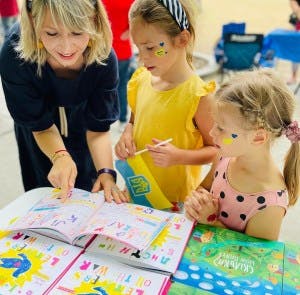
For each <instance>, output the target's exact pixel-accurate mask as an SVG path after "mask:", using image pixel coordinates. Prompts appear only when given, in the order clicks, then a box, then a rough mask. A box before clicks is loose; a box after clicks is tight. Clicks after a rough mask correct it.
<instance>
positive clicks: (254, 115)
mask: <svg viewBox="0 0 300 295" xmlns="http://www.w3.org/2000/svg"><path fill="white" fill-rule="evenodd" d="M216 99H217V101H220V102H225V103H231V104H234V105H236V106H237V107H238V108H239V110H240V113H241V115H242V117H243V118H244V119H245V122H246V124H247V125H248V127H250V128H252V129H253V128H264V129H265V130H267V131H268V132H269V133H270V134H271V135H272V138H273V139H274V138H276V137H280V136H281V135H282V134H283V133H284V131H285V128H286V127H287V126H288V125H289V124H291V122H292V121H293V118H292V116H293V113H294V110H295V98H294V96H293V94H292V93H291V92H290V90H289V89H288V88H287V86H286V85H285V83H284V82H283V81H282V80H281V79H280V78H279V76H277V74H276V73H275V72H274V71H272V70H270V69H261V70H254V71H249V72H244V73H240V74H237V75H235V76H234V77H233V78H232V79H231V80H230V81H229V82H227V83H225V84H223V85H222V86H221V88H220V89H219V90H218V91H217V92H216ZM283 176H284V180H285V183H286V186H287V190H288V193H289V204H290V205H294V204H295V203H296V201H297V198H298V195H299V177H300V148H299V142H296V143H292V144H291V147H290V148H289V151H288V152H287V155H286V158H285V163H284V169H283Z"/></svg>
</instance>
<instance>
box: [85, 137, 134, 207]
mask: <svg viewBox="0 0 300 295" xmlns="http://www.w3.org/2000/svg"><path fill="white" fill-rule="evenodd" d="M86 137H87V143H88V147H89V150H90V153H91V156H92V159H93V162H94V165H95V167H96V170H97V171H99V170H100V169H102V168H109V169H113V159H112V143H111V138H110V132H109V131H107V132H94V131H87V133H86ZM101 189H103V190H104V196H105V199H106V200H107V201H111V200H112V199H114V200H115V202H116V203H120V202H123V201H124V202H128V201H129V199H128V195H127V194H126V193H125V192H123V191H120V190H119V189H118V187H117V186H116V183H115V179H114V177H113V176H112V175H111V174H109V173H102V174H100V175H99V176H98V178H97V180H96V182H95V184H94V186H93V189H92V191H93V192H97V191H99V190H101Z"/></svg>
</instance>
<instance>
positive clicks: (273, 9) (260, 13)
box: [0, 0, 300, 244]
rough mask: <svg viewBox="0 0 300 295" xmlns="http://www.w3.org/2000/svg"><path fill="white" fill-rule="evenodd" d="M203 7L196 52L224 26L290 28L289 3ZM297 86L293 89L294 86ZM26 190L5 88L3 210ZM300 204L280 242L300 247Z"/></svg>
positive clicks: (115, 134) (0, 171)
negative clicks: (231, 22)
mask: <svg viewBox="0 0 300 295" xmlns="http://www.w3.org/2000/svg"><path fill="white" fill-rule="evenodd" d="M198 2H199V5H200V7H201V12H200V14H199V33H198V37H199V40H198V41H197V46H196V49H197V50H199V51H201V52H203V53H206V54H212V49H213V47H214V44H215V42H216V40H217V38H218V37H219V36H220V34H221V27H222V24H224V23H227V22H230V21H235V22H240V21H245V22H246V24H247V25H246V26H247V27H246V31H247V32H248V33H264V34H265V33H267V32H269V31H271V30H273V29H275V28H289V25H288V22H287V20H288V15H289V13H290V8H289V5H288V1H287V0H276V1H272V0H264V1H257V0H243V1H236V0H223V1H219V0H198ZM276 69H277V70H278V71H279V73H280V74H281V75H282V78H283V79H285V80H287V79H288V78H289V74H290V63H289V62H285V61H278V64H277V67H276ZM203 78H204V79H205V80H210V79H216V80H217V81H218V80H219V77H218V75H216V74H214V75H211V76H206V77H203ZM292 87H294V86H292ZM296 100H297V112H296V118H297V119H298V120H299V121H300V91H299V93H298V96H297V98H296ZM119 135H120V133H119V131H118V124H115V125H114V126H113V127H112V138H113V142H114V143H115V142H116V141H117V140H118V138H119ZM288 146H289V143H288V142H287V140H285V139H282V140H280V141H278V142H276V144H275V145H274V149H273V153H274V157H275V158H276V160H278V164H279V165H280V166H281V165H282V160H283V158H284V155H285V152H286V151H287V148H288ZM22 193H23V187H22V183H21V177H20V167H19V162H18V153H17V146H16V142H15V138H14V133H13V125H12V120H11V118H10V116H9V114H8V111H7V109H6V106H5V102H4V97H3V92H2V88H1V90H0V208H1V207H3V206H5V205H6V204H7V203H8V202H10V201H12V200H13V199H15V198H16V197H18V196H19V195H20V194H22ZM299 216H300V201H299V202H298V204H297V205H296V206H294V207H293V208H291V209H289V211H288V212H287V215H286V217H285V219H284V224H283V226H282V230H281V235H280V239H281V240H283V241H294V242H297V243H299V244H300V218H299ZM0 218H1V217H0Z"/></svg>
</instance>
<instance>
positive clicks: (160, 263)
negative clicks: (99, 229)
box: [86, 213, 194, 274]
mask: <svg viewBox="0 0 300 295" xmlns="http://www.w3.org/2000/svg"><path fill="white" fill-rule="evenodd" d="M193 226H194V223H193V222H191V221H190V220H188V219H187V218H186V217H185V216H184V215H183V214H174V213H173V217H172V218H171V221H170V223H169V224H168V225H167V226H166V227H165V228H164V229H163V230H162V231H161V233H160V234H159V236H158V237H157V238H156V239H155V240H154V241H153V242H152V243H151V245H150V246H149V247H148V248H147V249H145V250H143V251H140V250H137V249H134V248H132V247H130V246H127V245H126V244H124V243H121V242H118V241H116V240H113V239H111V238H107V237H104V236H97V237H96V239H95V240H94V241H93V242H92V243H91V244H90V246H88V247H87V249H86V251H87V252H93V253H97V254H98V253H100V254H103V255H105V256H111V257H113V258H114V259H116V260H118V261H121V262H123V263H126V264H129V265H131V266H136V267H141V268H146V269H151V270H156V271H160V272H164V273H169V274H173V273H175V271H176V269H177V267H178V264H179V262H180V260H181V257H182V254H183V251H184V248H185V246H186V244H187V241H188V239H189V237H190V234H191V231H192V229H193Z"/></svg>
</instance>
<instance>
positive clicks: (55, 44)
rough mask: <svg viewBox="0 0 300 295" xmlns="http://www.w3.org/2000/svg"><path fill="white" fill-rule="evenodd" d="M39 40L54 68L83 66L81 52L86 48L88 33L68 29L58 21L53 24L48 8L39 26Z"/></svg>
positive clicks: (76, 68) (78, 67) (77, 67)
mask: <svg viewBox="0 0 300 295" xmlns="http://www.w3.org/2000/svg"><path fill="white" fill-rule="evenodd" d="M40 40H41V41H42V42H43V44H44V47H45V49H46V50H47V52H48V54H49V57H48V58H47V61H48V63H49V64H50V65H51V66H52V67H54V68H55V69H60V68H68V69H73V70H78V69H80V68H81V67H82V66H83V64H84V59H83V52H84V51H85V50H86V48H87V45H88V41H89V34H87V33H84V32H78V31H70V30H68V29H67V28H66V27H64V26H63V25H62V23H60V22H58V23H57V25H55V23H54V22H53V19H52V17H51V14H50V12H49V10H48V11H47V13H46V15H45V20H44V23H43V25H42V28H41V32H40Z"/></svg>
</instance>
